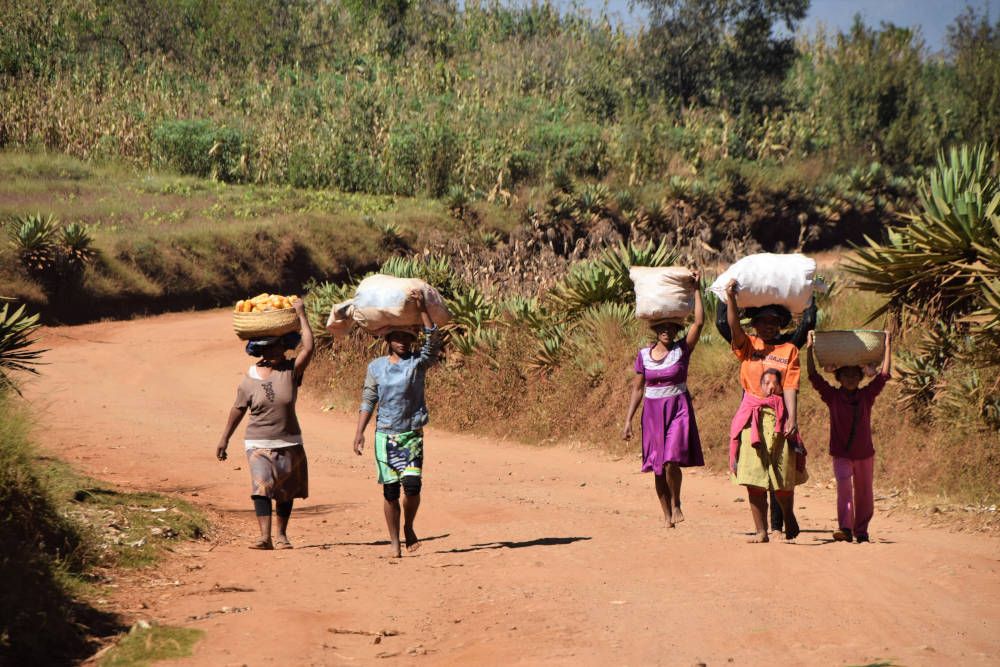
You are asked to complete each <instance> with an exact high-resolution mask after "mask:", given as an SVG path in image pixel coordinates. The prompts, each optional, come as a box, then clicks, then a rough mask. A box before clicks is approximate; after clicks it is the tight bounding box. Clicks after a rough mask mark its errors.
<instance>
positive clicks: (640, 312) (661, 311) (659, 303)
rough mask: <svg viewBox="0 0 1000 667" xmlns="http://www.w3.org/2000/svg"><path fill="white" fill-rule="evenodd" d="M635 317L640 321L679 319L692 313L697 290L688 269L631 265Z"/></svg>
mask: <svg viewBox="0 0 1000 667" xmlns="http://www.w3.org/2000/svg"><path fill="white" fill-rule="evenodd" d="M628 276H629V278H631V279H632V285H633V286H634V287H635V316H636V317H637V318H639V319H640V320H648V321H655V320H683V319H684V318H685V317H687V316H688V315H689V314H690V313H691V312H692V311H693V310H694V290H695V289H696V288H697V286H696V285H695V282H694V280H693V279H692V277H691V270H690V269H685V268H683V267H680V266H633V267H632V268H631V269H629V272H628Z"/></svg>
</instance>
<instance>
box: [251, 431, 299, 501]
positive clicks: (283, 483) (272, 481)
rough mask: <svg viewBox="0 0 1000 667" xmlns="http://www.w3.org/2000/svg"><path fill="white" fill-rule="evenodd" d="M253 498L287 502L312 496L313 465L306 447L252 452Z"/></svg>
mask: <svg viewBox="0 0 1000 667" xmlns="http://www.w3.org/2000/svg"><path fill="white" fill-rule="evenodd" d="M247 460H248V461H249V463H250V484H251V491H250V495H252V496H264V497H266V498H273V499H274V500H276V501H278V502H287V501H289V500H292V499H293V498H308V497H309V466H308V463H307V462H306V450H305V447H303V446H302V445H292V446H291V447H275V448H274V449H268V448H261V449H248V450H247Z"/></svg>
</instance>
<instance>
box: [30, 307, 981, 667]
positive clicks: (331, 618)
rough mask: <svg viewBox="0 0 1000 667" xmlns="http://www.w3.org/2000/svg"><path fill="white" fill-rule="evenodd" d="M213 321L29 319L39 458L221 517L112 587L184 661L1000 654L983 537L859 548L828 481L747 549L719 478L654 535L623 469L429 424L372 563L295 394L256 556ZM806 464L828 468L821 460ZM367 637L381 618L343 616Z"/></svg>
mask: <svg viewBox="0 0 1000 667" xmlns="http://www.w3.org/2000/svg"><path fill="white" fill-rule="evenodd" d="M228 318H229V315H228V313H225V312H220V311H216V312H210V313H197V314H176V315H167V316H162V317H156V318H151V319H146V320H138V321H134V322H116V323H101V324H94V325H87V326H80V327H73V328H62V329H54V330H48V331H46V332H45V335H44V345H45V346H46V347H50V348H52V349H51V351H50V352H48V353H47V354H46V360H47V361H48V362H49V364H50V365H48V366H46V367H45V368H44V369H43V372H44V374H43V376H42V377H41V378H40V379H38V380H37V381H34V382H33V383H32V385H31V386H30V389H29V396H30V397H31V399H32V401H33V403H34V405H35V407H36V410H37V418H38V428H37V433H36V437H37V439H38V440H39V441H40V442H41V443H42V445H43V446H44V447H46V448H47V449H48V450H49V451H51V452H53V453H55V454H57V455H58V456H60V457H62V458H63V459H65V460H67V461H70V462H72V463H73V464H75V465H77V466H78V467H80V468H82V469H83V470H85V471H87V472H89V473H91V474H93V475H95V476H98V477H100V478H102V479H105V480H109V481H111V482H113V483H116V484H119V485H121V486H123V487H126V488H130V489H154V490H160V491H167V492H172V493H176V494H178V495H180V496H183V497H185V498H187V499H189V500H191V501H193V502H195V503H197V504H200V505H202V506H204V507H206V508H208V509H209V510H210V511H211V512H214V513H216V519H217V520H218V521H219V523H220V525H221V529H220V533H219V534H218V535H216V536H215V539H214V540H213V541H211V542H203V543H192V544H184V545H179V547H178V549H177V551H176V554H175V555H174V556H173V557H171V559H169V560H168V562H167V563H165V564H164V565H163V566H162V567H161V568H160V569H159V570H158V571H156V572H150V573H148V575H146V577H145V578H144V579H142V581H141V585H135V586H123V587H122V588H121V589H119V590H118V591H117V593H115V594H114V596H113V597H112V601H113V602H116V603H117V604H119V605H122V606H124V607H125V608H126V610H128V611H129V612H131V613H132V614H133V615H134V616H135V617H138V618H152V619H155V620H157V621H159V622H162V623H169V624H177V625H185V626H191V627H198V628H202V629H204V630H205V631H206V632H207V635H206V637H205V639H204V640H203V641H202V642H201V643H200V644H199V645H198V646H197V648H196V651H195V654H194V656H193V657H192V658H190V659H188V660H185V661H182V662H183V664H197V665H213V666H214V665H242V664H246V665H262V664H283V665H327V664H354V665H357V664H371V663H373V662H379V661H378V660H376V658H385V662H387V663H391V662H400V663H407V664H409V663H423V664H510V663H521V664H570V663H579V664H630V665H646V664H665V665H692V664H696V663H699V662H704V663H706V664H708V665H717V664H744V665H746V664H765V663H768V664H783V665H784V664H810V665H812V664H823V665H832V664H865V663H872V662H876V661H892V663H894V664H895V663H900V664H907V665H924V664H926V665H932V664H933V665H940V664H989V663H993V664H996V663H997V661H998V660H1000V609H998V606H997V600H998V599H1000V576H998V573H1000V562H998V561H1000V540H997V539H994V538H989V537H982V536H974V535H967V534H961V533H949V532H947V531H944V530H939V529H928V528H924V527H920V525H919V519H915V518H912V517H910V518H907V517H900V516H898V515H894V516H892V517H886V516H884V513H883V514H882V515H879V514H876V518H875V521H874V522H873V524H872V534H873V538H874V543H872V544H869V545H848V544H842V543H831V542H830V541H829V539H828V538H829V530H830V529H831V527H833V526H834V517H835V505H834V501H833V496H832V493H831V492H830V491H828V490H825V489H818V488H814V487H813V486H811V485H810V486H809V487H808V488H806V489H804V490H803V491H800V493H799V494H798V501H797V505H798V506H799V507H801V508H802V509H801V510H799V512H800V516H801V518H800V521H801V523H802V525H803V527H804V528H805V529H806V532H804V533H803V535H802V536H801V537H800V538H799V540H798V541H797V543H796V544H783V543H780V542H772V543H770V544H765V545H749V544H746V543H745V539H746V532H747V530H748V526H749V524H750V518H749V512H748V510H747V506H746V503H745V502H742V498H743V493H742V492H741V490H740V489H738V488H736V487H733V486H731V485H730V483H729V482H728V480H726V479H723V478H722V477H719V476H714V475H710V474H708V473H705V472H694V473H690V474H687V475H686V476H685V481H684V500H685V510H686V514H687V519H688V520H687V521H686V522H685V523H683V524H681V525H680V526H679V527H678V528H676V529H673V530H669V529H666V528H663V527H661V525H660V523H659V521H658V509H657V505H656V500H655V497H654V495H653V491H652V488H651V487H652V482H651V480H650V479H649V478H648V477H647V476H643V475H640V474H638V473H637V472H636V471H637V469H638V465H637V461H634V460H624V461H613V460H611V459H609V458H607V457H605V456H603V455H601V454H599V453H596V452H592V451H582V450H573V449H570V448H548V449H546V448H536V447H526V446H521V445H518V444H514V443H506V442H496V441H491V440H487V439H483V438H477V437H472V436H468V435H463V434H451V433H443V432H439V431H434V430H429V431H428V434H427V458H426V460H425V470H426V476H425V483H424V503H423V505H422V507H421V516H420V518H419V524H418V528H419V532H420V534H421V536H423V537H425V538H426V541H425V542H424V545H423V548H422V550H421V551H419V552H418V553H417V554H416V555H413V556H407V557H405V558H403V559H402V560H401V561H392V560H389V559H386V558H385V557H384V556H385V555H386V554H387V552H388V547H387V546H386V545H385V543H384V539H385V537H384V532H385V527H384V523H383V519H382V509H381V503H382V499H381V493H380V491H379V488H378V487H377V485H376V484H375V482H374V464H373V462H372V460H371V459H370V454H369V456H366V457H365V458H363V459H359V458H358V457H356V456H355V455H354V454H353V453H352V452H351V447H350V441H351V434H352V433H353V417H352V416H341V415H336V414H332V413H324V412H322V411H321V410H320V409H319V404H318V402H316V401H315V400H310V399H309V398H308V397H307V398H306V399H304V400H303V401H302V403H301V405H300V410H299V413H300V419H301V421H302V427H303V430H304V433H305V438H306V449H307V452H308V453H309V466H310V472H311V481H310V488H311V494H312V495H311V497H310V498H309V499H308V501H303V502H301V503H300V505H299V506H298V507H297V509H296V512H295V514H294V515H293V519H292V527H291V530H290V535H291V537H292V540H293V541H294V542H295V544H296V546H297V548H296V549H295V550H293V551H274V552H260V551H251V550H249V549H247V548H246V545H247V544H248V542H249V541H250V537H251V536H252V535H253V533H254V525H253V524H254V518H253V515H252V512H251V511H250V501H249V498H248V495H249V478H248V473H247V470H246V463H245V459H243V458H242V456H241V455H240V445H241V442H240V439H239V438H236V439H234V442H233V450H234V451H233V454H234V456H232V457H231V458H230V460H229V461H228V462H226V463H219V462H217V461H215V459H214V456H213V452H214V446H215V443H216V442H217V439H218V435H219V432H220V430H221V428H222V425H223V421H224V419H225V415H226V410H227V409H228V407H229V405H230V404H231V401H232V399H233V396H234V392H235V387H236V385H237V383H238V382H239V379H240V376H241V374H242V373H243V372H244V371H245V369H246V367H247V366H248V363H249V360H248V358H247V357H246V356H245V355H244V354H243V352H242V350H241V349H240V346H239V345H238V344H237V342H236V341H235V339H234V338H233V337H232V335H231V334H230V333H229V331H228V325H229V322H228ZM356 380H360V378H356ZM695 384H696V383H695ZM483 400H489V398H488V397H483ZM432 418H433V416H432ZM239 433H240V434H242V430H241V431H240V432H239ZM812 465H813V466H815V468H814V474H816V475H817V476H824V477H828V475H827V474H826V465H827V462H826V460H825V456H823V455H820V456H816V457H815V461H814V463H813V464H812ZM224 607H225V608H227V610H228V613H216V614H215V615H211V616H209V617H208V618H202V620H192V618H194V617H204V616H206V615H207V614H208V613H209V612H219V611H220V610H222V609H223V608H224ZM383 630H387V631H394V632H396V633H398V634H396V635H394V636H387V637H385V638H383V639H382V640H381V641H380V642H379V643H376V640H375V638H374V637H373V636H372V635H367V634H349V633H344V632H343V631H359V632H368V633H377V632H379V631H383Z"/></svg>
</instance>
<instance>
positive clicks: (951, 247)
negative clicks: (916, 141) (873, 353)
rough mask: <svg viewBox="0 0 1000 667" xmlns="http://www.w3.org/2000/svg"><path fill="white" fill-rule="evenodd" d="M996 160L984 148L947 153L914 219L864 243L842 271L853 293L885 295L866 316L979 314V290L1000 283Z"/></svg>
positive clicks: (924, 190)
mask: <svg viewBox="0 0 1000 667" xmlns="http://www.w3.org/2000/svg"><path fill="white" fill-rule="evenodd" d="M995 164H996V155H995V154H994V153H992V152H991V151H989V149H987V148H986V147H985V146H977V147H975V148H972V149H970V148H968V147H962V148H961V149H957V148H953V149H952V150H951V151H950V152H949V154H948V155H947V157H946V156H945V155H944V154H943V153H942V154H939V156H938V166H937V169H936V170H932V171H931V173H930V175H929V178H928V179H927V181H925V182H924V183H922V184H921V186H920V188H919V190H918V196H919V201H920V209H921V210H920V212H918V213H915V214H906V215H904V216H903V219H904V220H905V221H906V224H905V225H904V226H902V227H900V228H898V229H895V230H891V231H890V232H889V240H888V242H887V243H885V244H882V243H877V242H875V241H873V240H871V239H868V245H867V246H865V247H861V248H858V251H857V256H856V257H855V258H854V259H852V260H849V261H848V262H847V264H846V269H847V271H849V272H851V273H853V274H854V275H856V276H858V286H859V287H861V288H862V289H867V290H871V291H874V292H878V293H879V294H884V295H886V296H887V297H888V300H887V302H886V304H885V305H884V306H883V307H882V308H880V309H878V310H877V311H876V312H875V313H873V314H872V318H871V319H875V318H877V317H879V316H880V315H882V314H885V313H890V314H892V315H895V316H897V317H901V316H903V317H906V316H909V317H911V318H915V319H918V320H927V319H941V318H944V319H947V320H949V321H952V320H955V319H957V318H960V317H963V316H965V315H967V314H969V313H970V312H972V311H974V310H976V309H977V306H978V304H979V303H980V301H981V299H982V296H983V295H982V284H983V282H984V281H989V280H993V279H996V278H998V277H1000V241H998V239H1000V180H998V178H997V176H995V175H994V171H995V169H994V167H995Z"/></svg>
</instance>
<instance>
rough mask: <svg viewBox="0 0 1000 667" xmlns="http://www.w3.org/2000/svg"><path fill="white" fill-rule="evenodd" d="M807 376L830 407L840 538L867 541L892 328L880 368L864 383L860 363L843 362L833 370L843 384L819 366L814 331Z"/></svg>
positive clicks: (887, 335) (810, 344)
mask: <svg viewBox="0 0 1000 667" xmlns="http://www.w3.org/2000/svg"><path fill="white" fill-rule="evenodd" d="M806 348H807V350H808V353H807V366H808V371H809V381H810V382H811V383H812V386H813V387H814V388H815V389H816V391H817V392H819V396H820V398H821V399H822V400H823V402H824V403H826V405H827V407H828V408H829V409H830V456H832V457H833V475H834V477H836V479H837V522H838V524H839V527H838V529H837V530H836V531H835V532H834V533H833V539H835V540H837V541H838V542H850V541H851V540H852V539H853V540H856V541H858V542H867V541H868V523H869V522H870V521H871V519H872V515H873V514H874V513H875V503H874V493H873V489H872V477H873V469H874V464H875V446H874V445H873V443H872V406H873V405H874V404H875V398H876V397H877V396H878V395H879V394H880V393H881V392H882V389H884V388H885V383H886V382H887V381H888V380H889V373H890V370H891V363H892V352H891V351H890V345H889V333H888V332H886V334H885V356H884V357H883V359H882V368H881V370H880V372H879V373H878V374H877V375H876V376H875V378H874V379H873V380H872V381H871V382H869V383H868V384H867V385H865V386H864V387H861V386H860V385H861V380H862V379H863V378H864V372H863V371H862V369H861V367H860V366H841V367H840V368H838V369H836V371H834V377H835V378H836V379H837V381H838V382H840V387H836V388H835V387H833V386H831V385H830V384H829V383H828V382H827V381H826V380H824V379H823V377H822V376H821V375H820V374H819V371H817V370H816V362H815V360H814V358H813V335H812V332H810V335H809V340H808V342H807V343H806Z"/></svg>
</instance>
